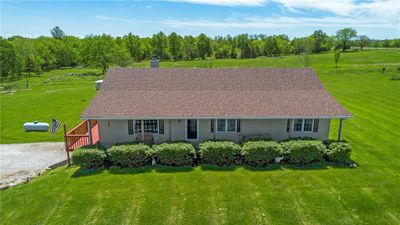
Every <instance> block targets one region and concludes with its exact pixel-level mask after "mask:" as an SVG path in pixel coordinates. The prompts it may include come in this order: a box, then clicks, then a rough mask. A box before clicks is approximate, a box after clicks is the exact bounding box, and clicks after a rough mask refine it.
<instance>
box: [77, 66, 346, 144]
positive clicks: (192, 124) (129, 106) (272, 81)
mask: <svg viewBox="0 0 400 225" xmlns="http://www.w3.org/2000/svg"><path fill="white" fill-rule="evenodd" d="M350 117H351V114H350V113H349V112H348V111H347V110H345V109H344V108H343V107H342V106H341V105H340V104H339V103H338V102H337V101H336V100H335V99H334V98H333V97H332V96H331V95H330V94H329V93H328V92H327V91H326V90H325V88H324V87H323V86H322V84H321V83H320V81H319V80H318V78H317V77H316V75H315V73H314V71H313V70H312V69H308V68H301V69H286V68H285V69H271V68H257V69H256V68H246V69H236V68H235V69H204V68H201V69H177V68H175V69H171V68H169V69H164V68H149V69H131V68H113V69H110V70H109V72H108V73H107V75H106V76H105V79H104V81H103V85H102V88H101V89H100V90H99V92H98V93H97V94H96V96H95V97H94V99H93V100H92V101H91V103H90V104H89V106H88V107H87V108H86V110H85V111H84V112H83V114H82V116H81V118H82V119H91V120H97V121H98V124H99V137H100V141H101V142H102V143H104V144H106V145H111V144H113V143H119V142H131V141H143V142H150V143H161V142H165V141H169V140H171V141H177V140H188V141H191V142H194V143H197V142H201V141H204V140H212V139H216V140H221V139H224V140H226V139H228V140H232V141H235V142H241V141H243V140H246V139H252V138H272V139H275V140H282V139H287V138H296V137H312V138H316V139H321V140H326V139H327V138H328V135H329V127H330V120H331V119H336V118H339V119H341V121H342V119H345V118H350ZM341 124H342V123H341ZM340 127H342V126H340ZM142 128H143V129H142ZM142 130H144V132H142ZM340 130H341V129H340ZM340 136H341V132H339V138H340Z"/></svg>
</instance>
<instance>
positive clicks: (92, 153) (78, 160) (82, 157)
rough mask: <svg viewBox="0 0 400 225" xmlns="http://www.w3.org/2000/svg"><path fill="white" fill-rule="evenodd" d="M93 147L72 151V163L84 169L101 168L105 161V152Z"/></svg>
mask: <svg viewBox="0 0 400 225" xmlns="http://www.w3.org/2000/svg"><path fill="white" fill-rule="evenodd" d="M94 147H95V146H93V148H89V147H88V146H85V147H83V148H79V149H76V150H74V151H73V152H72V157H71V159H72V163H73V164H75V165H78V166H79V167H81V168H86V169H87V168H97V167H102V166H103V165H104V163H105V161H106V159H107V155H106V152H105V151H104V150H102V149H98V148H94Z"/></svg>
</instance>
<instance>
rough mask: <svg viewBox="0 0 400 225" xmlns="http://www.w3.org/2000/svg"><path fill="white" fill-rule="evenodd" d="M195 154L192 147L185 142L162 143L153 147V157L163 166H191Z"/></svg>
mask: <svg viewBox="0 0 400 225" xmlns="http://www.w3.org/2000/svg"><path fill="white" fill-rule="evenodd" d="M195 154H196V151H195V149H194V147H193V145H192V144H190V143H185V142H176V143H163V144H160V145H156V146H155V147H154V157H155V158H156V159H157V162H158V163H159V164H161V165H165V166H184V165H192V163H193V158H194V156H195Z"/></svg>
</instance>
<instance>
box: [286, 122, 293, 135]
mask: <svg viewBox="0 0 400 225" xmlns="http://www.w3.org/2000/svg"><path fill="white" fill-rule="evenodd" d="M291 121H292V120H291V119H288V120H287V124H286V132H287V133H289V132H290V127H291Z"/></svg>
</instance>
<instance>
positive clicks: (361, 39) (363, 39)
mask: <svg viewBox="0 0 400 225" xmlns="http://www.w3.org/2000/svg"><path fill="white" fill-rule="evenodd" d="M357 42H358V45H359V46H360V49H361V51H362V50H363V48H364V47H365V46H367V45H368V43H369V42H370V39H369V37H367V36H366V35H360V36H358V40H357Z"/></svg>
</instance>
